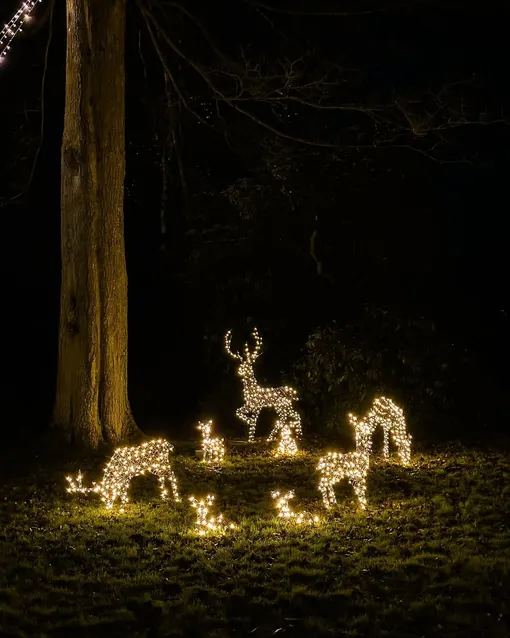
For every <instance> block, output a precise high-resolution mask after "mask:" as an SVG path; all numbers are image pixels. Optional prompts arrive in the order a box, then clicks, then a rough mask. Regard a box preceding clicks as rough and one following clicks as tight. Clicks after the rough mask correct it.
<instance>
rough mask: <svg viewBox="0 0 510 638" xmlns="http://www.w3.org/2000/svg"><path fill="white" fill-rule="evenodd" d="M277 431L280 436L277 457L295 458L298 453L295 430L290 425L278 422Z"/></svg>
mask: <svg viewBox="0 0 510 638" xmlns="http://www.w3.org/2000/svg"><path fill="white" fill-rule="evenodd" d="M275 429H277V430H278V433H279V434H280V440H279V442H278V447H277V448H276V451H275V456H295V454H297V451H298V446H297V443H296V439H295V438H294V437H293V430H292V428H291V427H290V425H289V424H288V423H285V424H284V425H283V426H282V424H281V423H280V422H279V421H277V422H276V426H275Z"/></svg>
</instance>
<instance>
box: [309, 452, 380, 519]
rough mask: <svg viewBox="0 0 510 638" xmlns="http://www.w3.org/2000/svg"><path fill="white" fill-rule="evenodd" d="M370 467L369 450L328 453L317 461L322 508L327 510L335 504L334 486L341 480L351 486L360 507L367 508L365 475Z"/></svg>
mask: <svg viewBox="0 0 510 638" xmlns="http://www.w3.org/2000/svg"><path fill="white" fill-rule="evenodd" d="M369 466H370V450H369V449H358V450H357V451H356V452H347V453H341V452H329V454H326V456H323V457H322V458H321V459H320V460H319V464H318V465H317V470H318V471H319V472H320V480H319V490H320V491H321V493H322V500H323V503H324V507H326V508H327V509H329V508H330V507H331V506H332V505H335V503H336V497H335V490H334V486H335V485H336V483H339V482H340V481H341V480H342V479H347V480H348V481H349V483H350V484H351V485H352V487H353V489H354V492H355V494H356V496H357V497H358V501H359V504H360V507H361V508H362V509H365V508H366V506H367V499H366V493H367V474H368V469H369Z"/></svg>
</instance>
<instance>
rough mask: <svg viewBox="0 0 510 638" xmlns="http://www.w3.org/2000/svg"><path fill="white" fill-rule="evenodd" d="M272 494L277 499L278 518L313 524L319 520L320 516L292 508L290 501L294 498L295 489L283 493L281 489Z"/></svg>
mask: <svg viewBox="0 0 510 638" xmlns="http://www.w3.org/2000/svg"><path fill="white" fill-rule="evenodd" d="M271 496H272V497H273V498H274V499H275V500H276V503H275V505H276V508H277V510H278V518H283V519H284V520H285V521H289V522H293V523H297V524H298V525H303V524H304V525H313V524H314V523H318V522H319V520H320V519H319V517H318V516H312V515H311V514H310V513H309V512H293V511H292V510H291V508H290V505H289V501H290V500H291V499H293V498H294V490H290V491H289V492H287V493H286V494H281V493H280V492H279V491H275V492H271Z"/></svg>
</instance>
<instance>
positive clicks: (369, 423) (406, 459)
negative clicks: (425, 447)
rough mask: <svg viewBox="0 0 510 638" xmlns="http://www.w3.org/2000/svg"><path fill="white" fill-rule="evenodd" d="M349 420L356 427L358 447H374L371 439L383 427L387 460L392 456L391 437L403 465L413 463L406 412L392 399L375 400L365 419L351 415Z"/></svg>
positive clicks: (384, 450) (384, 449) (384, 451)
mask: <svg viewBox="0 0 510 638" xmlns="http://www.w3.org/2000/svg"><path fill="white" fill-rule="evenodd" d="M349 419H350V421H351V423H352V424H353V426H354V430H355V435H356V447H359V445H360V444H361V445H363V446H365V447H366V445H367V444H368V445H370V448H371V445H372V442H371V439H372V436H373V434H374V432H375V430H376V429H377V427H379V426H380V427H382V429H383V434H384V444H383V454H384V456H385V457H386V458H388V457H389V455H390V436H391V438H392V440H393V442H394V443H395V446H396V448H397V452H398V455H399V457H400V460H401V462H402V464H403V465H409V463H410V462H411V441H412V437H411V435H410V434H408V432H407V426H406V420H405V417H404V411H403V410H402V408H399V407H398V405H396V404H395V403H394V402H393V401H392V400H391V399H388V398H387V397H380V398H376V399H375V400H374V404H373V406H372V408H371V409H370V410H369V411H368V412H367V414H366V415H365V416H364V417H363V418H359V417H356V416H354V415H353V414H349Z"/></svg>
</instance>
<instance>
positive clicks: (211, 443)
mask: <svg viewBox="0 0 510 638" xmlns="http://www.w3.org/2000/svg"><path fill="white" fill-rule="evenodd" d="M212 425H213V422H212V421H208V422H207V423H202V421H199V423H198V425H197V428H198V429H199V430H200V431H201V432H202V452H203V461H204V463H210V464H213V463H221V462H222V461H223V459H224V458H225V439H220V438H219V437H218V436H215V437H212V436H211V430H212Z"/></svg>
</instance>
